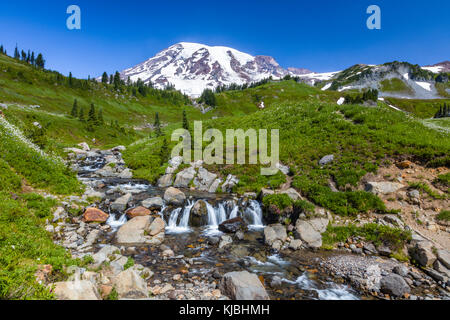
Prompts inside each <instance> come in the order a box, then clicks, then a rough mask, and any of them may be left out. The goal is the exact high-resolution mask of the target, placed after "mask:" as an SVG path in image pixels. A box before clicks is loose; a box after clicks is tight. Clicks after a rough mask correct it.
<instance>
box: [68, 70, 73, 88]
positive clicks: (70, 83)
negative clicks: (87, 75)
mask: <svg viewBox="0 0 450 320" xmlns="http://www.w3.org/2000/svg"><path fill="white" fill-rule="evenodd" d="M72 85H73V78H72V72H69V86H70V87H71V86H72Z"/></svg>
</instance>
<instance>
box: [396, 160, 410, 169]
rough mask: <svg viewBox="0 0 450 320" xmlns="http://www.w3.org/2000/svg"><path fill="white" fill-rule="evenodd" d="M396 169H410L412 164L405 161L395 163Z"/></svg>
mask: <svg viewBox="0 0 450 320" xmlns="http://www.w3.org/2000/svg"><path fill="white" fill-rule="evenodd" d="M397 167H399V168H400V169H408V168H411V167H412V162H411V161H408V160H405V161H402V162H399V163H397Z"/></svg>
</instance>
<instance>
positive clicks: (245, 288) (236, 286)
mask: <svg viewBox="0 0 450 320" xmlns="http://www.w3.org/2000/svg"><path fill="white" fill-rule="evenodd" d="M220 286H221V291H222V292H223V293H224V294H225V295H227V296H228V297H230V298H231V299H233V300H269V295H268V294H267V292H266V289H264V286H263V285H262V283H261V281H260V280H259V278H258V276H256V275H255V274H253V273H249V272H248V271H242V272H229V273H226V274H225V275H224V276H223V278H222V281H221V284H220Z"/></svg>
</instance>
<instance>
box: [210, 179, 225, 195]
mask: <svg viewBox="0 0 450 320" xmlns="http://www.w3.org/2000/svg"><path fill="white" fill-rule="evenodd" d="M221 183H222V179H216V180H214V182H213V183H212V184H211V186H210V187H209V189H208V192H209V193H216V191H217V189H219V186H220V184H221Z"/></svg>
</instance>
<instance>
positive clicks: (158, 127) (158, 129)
mask: <svg viewBox="0 0 450 320" xmlns="http://www.w3.org/2000/svg"><path fill="white" fill-rule="evenodd" d="M153 127H154V129H155V133H156V136H157V137H159V136H161V135H162V132H161V123H160V122H159V113H158V112H157V113H156V114H155V123H154V125H153Z"/></svg>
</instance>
